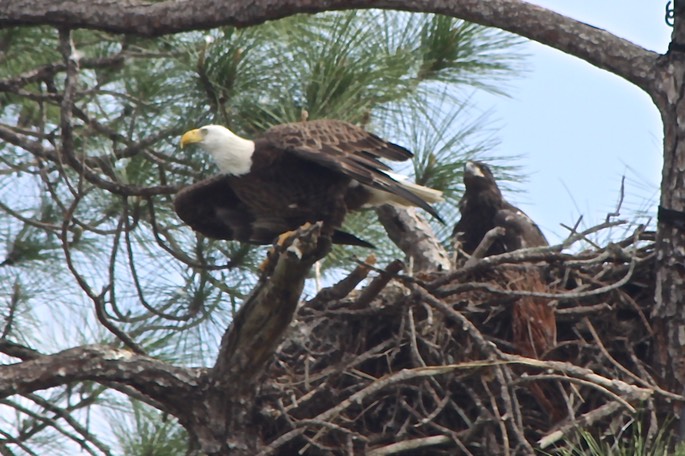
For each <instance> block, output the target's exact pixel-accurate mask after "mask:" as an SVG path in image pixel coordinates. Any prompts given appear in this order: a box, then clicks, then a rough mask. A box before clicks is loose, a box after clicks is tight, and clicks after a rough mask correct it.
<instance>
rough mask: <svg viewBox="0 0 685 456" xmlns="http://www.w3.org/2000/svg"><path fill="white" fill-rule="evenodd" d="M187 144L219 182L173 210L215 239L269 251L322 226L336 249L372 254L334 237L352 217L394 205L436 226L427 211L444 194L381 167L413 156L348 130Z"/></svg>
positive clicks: (276, 132)
mask: <svg viewBox="0 0 685 456" xmlns="http://www.w3.org/2000/svg"><path fill="white" fill-rule="evenodd" d="M192 143H197V144H199V145H200V146H201V147H203V148H204V149H205V150H206V151H207V152H209V153H210V154H211V155H212V156H213V157H214V160H215V161H216V163H217V165H218V166H219V168H220V170H221V171H222V173H223V174H222V175H220V176H216V177H213V178H210V179H206V180H203V181H201V182H198V183H197V184H194V185H192V186H190V187H187V188H184V189H182V190H181V191H180V192H179V193H178V195H177V197H176V199H175V201H174V208H175V209H176V212H177V213H178V215H179V217H180V218H181V219H182V220H183V221H184V222H186V223H187V224H188V225H190V226H191V227H192V228H193V229H195V230H197V231H199V232H200V233H202V234H204V235H206V236H209V237H212V238H217V239H233V240H238V241H242V242H250V243H255V244H268V243H271V242H272V241H273V240H274V238H276V237H277V236H278V235H279V234H281V233H283V232H286V231H289V230H294V229H296V228H298V227H299V226H301V225H302V224H304V223H306V222H312V223H313V222H317V221H321V220H322V221H324V230H325V232H326V233H327V234H330V235H331V237H332V241H333V242H334V243H338V244H353V245H363V246H370V244H368V243H367V242H365V241H363V240H361V239H359V238H358V237H356V236H355V235H353V234H350V233H345V232H343V231H341V230H340V229H339V228H340V226H341V225H342V223H343V220H344V218H345V215H346V214H347V213H348V212H349V211H355V210H359V209H362V208H366V207H373V206H377V205H381V204H386V203H394V204H401V205H410V206H418V207H421V208H423V209H424V210H426V211H428V212H429V213H430V214H432V215H433V216H434V217H436V218H438V219H439V216H438V214H437V212H436V211H435V210H434V209H433V208H432V207H431V205H430V203H432V202H436V201H439V200H440V196H441V192H439V191H437V190H433V189H430V188H427V187H422V186H419V185H416V184H413V183H410V182H405V181H403V180H401V179H400V178H399V177H398V176H396V175H394V174H393V173H391V172H390V167H389V166H388V165H386V164H385V163H383V162H382V161H381V160H382V159H387V160H395V161H404V160H408V159H409V158H411V157H412V153H411V152H409V151H408V150H407V149H405V148H403V147H401V146H398V145H396V144H393V143H391V142H388V141H385V140H383V139H381V138H379V137H378V136H376V135H373V134H371V133H369V132H367V131H365V130H363V129H361V128H359V127H356V126H354V125H351V124H348V123H345V122H341V121H335V120H318V121H311V122H297V123H291V124H283V125H278V126H275V127H272V128H270V129H269V130H267V131H266V132H264V134H263V135H262V136H261V137H259V138H257V139H256V140H254V141H250V140H247V139H244V138H240V137H238V136H237V135H235V134H233V133H232V132H230V131H229V130H227V129H225V128H224V127H220V126H216V125H209V126H206V127H202V128H200V129H197V130H191V131H189V132H187V133H186V134H185V135H184V136H183V138H182V146H183V145H186V144H192Z"/></svg>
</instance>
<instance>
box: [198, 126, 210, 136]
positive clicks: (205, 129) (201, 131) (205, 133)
mask: <svg viewBox="0 0 685 456" xmlns="http://www.w3.org/2000/svg"><path fill="white" fill-rule="evenodd" d="M200 133H202V136H207V133H209V129H208V128H207V127H202V128H200Z"/></svg>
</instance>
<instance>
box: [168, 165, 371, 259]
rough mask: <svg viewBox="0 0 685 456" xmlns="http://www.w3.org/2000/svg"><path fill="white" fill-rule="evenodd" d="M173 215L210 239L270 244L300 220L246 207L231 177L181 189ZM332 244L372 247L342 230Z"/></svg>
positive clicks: (338, 231) (334, 232)
mask: <svg viewBox="0 0 685 456" xmlns="http://www.w3.org/2000/svg"><path fill="white" fill-rule="evenodd" d="M174 210H175V211H176V214H178V216H179V217H180V218H181V220H183V221H184V222H185V223H186V224H187V225H189V226H190V227H191V228H192V229H193V230H195V231H197V232H199V233H201V234H203V235H205V236H207V237H209V238H212V239H223V240H235V241H240V242H249V243H252V244H270V243H272V242H273V241H274V239H276V237H277V236H278V235H279V234H281V233H284V232H286V231H289V230H294V229H296V228H298V227H299V226H300V225H301V224H302V223H303V221H302V220H292V219H289V218H285V217H282V216H279V215H276V214H274V213H273V212H271V211H259V210H255V209H254V208H251V207H250V206H248V205H247V204H245V203H244V202H243V201H242V200H241V199H240V198H238V196H237V195H236V193H235V192H234V190H233V188H232V187H231V177H229V176H224V175H220V176H215V177H212V178H209V179H205V180H202V181H200V182H197V183H196V184H193V185H190V186H188V187H185V188H183V189H181V190H180V191H179V192H178V194H177V195H176V198H175V199H174ZM332 241H333V243H335V244H348V245H358V246H362V247H369V248H373V245H372V244H370V243H368V242H366V241H364V240H363V239H359V238H358V237H356V236H354V235H352V234H350V233H346V232H344V231H341V230H337V229H336V230H334V231H333V234H332Z"/></svg>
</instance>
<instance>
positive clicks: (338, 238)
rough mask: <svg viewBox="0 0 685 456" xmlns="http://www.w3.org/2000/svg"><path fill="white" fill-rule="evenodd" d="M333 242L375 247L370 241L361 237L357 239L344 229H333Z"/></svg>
mask: <svg viewBox="0 0 685 456" xmlns="http://www.w3.org/2000/svg"><path fill="white" fill-rule="evenodd" d="M331 240H332V241H333V244H344V245H357V246H359V247H366V248H369V249H375V248H376V246H374V245H373V244H371V243H370V242H366V241H365V240H363V239H359V238H358V237H357V236H355V235H354V234H350V233H346V232H344V231H340V230H335V231H334V232H333V236H332V237H331Z"/></svg>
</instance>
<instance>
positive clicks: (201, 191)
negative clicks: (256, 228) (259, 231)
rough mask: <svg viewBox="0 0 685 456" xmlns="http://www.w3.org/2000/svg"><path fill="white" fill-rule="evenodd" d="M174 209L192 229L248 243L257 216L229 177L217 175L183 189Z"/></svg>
mask: <svg viewBox="0 0 685 456" xmlns="http://www.w3.org/2000/svg"><path fill="white" fill-rule="evenodd" d="M174 210H175V211H176V213H177V214H178V216H179V217H180V218H181V220H183V221H184V222H185V223H186V224H188V225H190V227H191V228H192V229H194V230H195V231H198V232H200V233H202V234H204V235H205V236H207V237H210V238H212V239H225V240H232V239H235V240H238V241H243V242H249V241H250V237H251V232H252V225H253V224H254V222H255V217H254V216H253V215H252V214H251V212H250V209H249V207H247V206H246V205H245V204H244V203H243V202H242V201H240V200H239V199H238V197H237V196H236V194H235V192H234V191H233V189H232V188H231V186H230V185H229V180H228V177H227V176H223V175H222V176H216V177H212V178H209V179H205V180H202V181H200V182H197V183H196V184H193V185H190V186H188V187H185V188H183V189H181V190H180V191H179V192H178V194H177V195H176V198H175V199H174Z"/></svg>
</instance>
